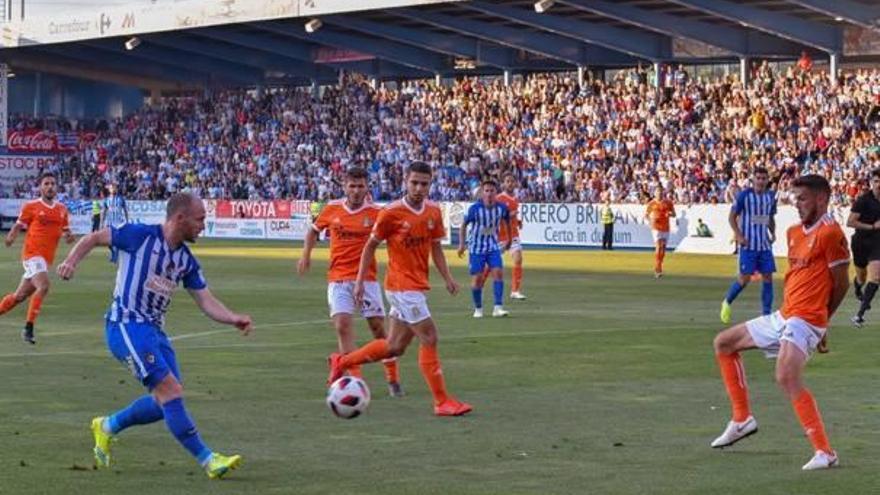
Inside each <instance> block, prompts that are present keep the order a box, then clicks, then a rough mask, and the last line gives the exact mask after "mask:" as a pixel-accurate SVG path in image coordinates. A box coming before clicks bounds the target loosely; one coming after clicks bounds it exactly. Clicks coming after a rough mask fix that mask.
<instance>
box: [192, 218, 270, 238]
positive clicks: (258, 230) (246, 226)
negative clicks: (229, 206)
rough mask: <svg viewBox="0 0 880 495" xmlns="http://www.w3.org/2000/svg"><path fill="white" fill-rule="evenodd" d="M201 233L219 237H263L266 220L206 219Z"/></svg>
mask: <svg viewBox="0 0 880 495" xmlns="http://www.w3.org/2000/svg"><path fill="white" fill-rule="evenodd" d="M202 235H204V236H205V237H216V238H220V239H265V238H266V221H265V220H250V219H238V218H223V219H214V220H207V221H206V222H205V232H204V233H203V234H202Z"/></svg>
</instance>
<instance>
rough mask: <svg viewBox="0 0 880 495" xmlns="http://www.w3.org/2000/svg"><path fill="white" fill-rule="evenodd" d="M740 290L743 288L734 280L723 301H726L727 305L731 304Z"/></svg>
mask: <svg viewBox="0 0 880 495" xmlns="http://www.w3.org/2000/svg"><path fill="white" fill-rule="evenodd" d="M742 290H743V286H742V285H740V284H739V280H734V281H733V283H732V284H730V289H727V297H726V298H725V299H724V300H725V301H727V304H730V303H732V302H733V300H734V299H736V296H738V295H739V293H740V292H742Z"/></svg>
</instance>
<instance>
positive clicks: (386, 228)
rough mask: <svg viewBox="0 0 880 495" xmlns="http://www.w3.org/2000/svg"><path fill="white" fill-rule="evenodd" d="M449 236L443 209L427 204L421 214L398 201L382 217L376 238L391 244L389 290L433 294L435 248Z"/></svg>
mask: <svg viewBox="0 0 880 495" xmlns="http://www.w3.org/2000/svg"><path fill="white" fill-rule="evenodd" d="M445 236H446V229H445V228H443V215H442V214H441V213H440V207H438V206H437V205H436V204H434V203H432V202H430V201H425V203H424V204H423V205H422V209H421V211H417V210H414V209H413V208H412V207H410V206H409V205H408V204H407V203H406V202H405V201H404V200H399V201H395V202H393V203H391V204H389V205H388V206H386V207H385V209H384V210H382V211H381V212H380V213H379V219H378V220H376V227H375V228H374V229H373V237H375V238H376V239H379V240H380V241H386V242H387V243H388V270H387V272H386V273H385V290H390V291H423V290H430V288H431V285H430V284H429V283H428V258H430V256H431V246H432V245H433V244H434V242H438V241H439V240H440V239H443V238H444V237H445Z"/></svg>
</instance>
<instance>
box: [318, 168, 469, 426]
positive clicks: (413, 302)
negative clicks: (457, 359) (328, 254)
mask: <svg viewBox="0 0 880 495" xmlns="http://www.w3.org/2000/svg"><path fill="white" fill-rule="evenodd" d="M432 178H433V174H432V171H431V166H430V165H428V164H426V163H423V162H413V163H412V164H411V165H410V167H409V170H407V172H406V196H405V197H404V198H403V199H401V200H399V201H395V202H394V203H391V204H389V205H388V206H386V207H385V209H383V210H382V211H381V212H380V213H379V218H378V219H377V220H376V226H375V227H374V228H373V235H372V237H371V238H370V240H369V241H368V242H367V245H366V246H365V247H364V253H363V255H362V256H361V266H360V270H359V271H358V276H357V281H356V282H355V289H354V294H355V301H356V303H360V302H361V301H363V300H364V292H365V281H366V280H367V275H368V273H369V272H370V266H371V265H372V264H373V263H374V260H375V257H376V248H378V247H379V245H380V244H381V243H382V242H383V241H387V243H388V269H387V271H386V273H385V295H386V297H387V298H388V302H389V303H390V305H391V310H390V311H389V312H388V316H389V317H390V318H391V324H390V332H389V333H390V335H389V336H388V340H384V339H377V340H373V341H372V342H370V343H369V344H367V345H365V346H363V347H361V348H360V349H358V350H356V351H354V352H352V353H349V354H346V355H342V354H339V353H334V354H331V355H330V358H329V364H330V377H329V380H328V381H329V383H333V382H334V381H336V380H337V379H338V378H339V377H341V376H342V375H343V374H344V373H345V371H346V370H347V369H349V368H351V367H352V366H357V365H360V364H363V363H372V362H375V361H379V360H382V359H387V358H389V357H394V356H400V355H401V354H403V352H404V351H405V350H406V348H407V346H408V345H409V343H410V342H411V341H412V339H413V337H418V338H419V342H420V346H419V368H421V371H422V375H423V376H424V378H425V382H427V384H428V388H429V389H431V394H432V395H433V396H434V414H436V415H438V416H460V415H462V414H467V413H469V412H470V411H471V409H472V408H471V406H470V404H466V403H464V402H459V401H457V400H455V399H454V398H453V397H451V396H450V395H448V394H447V393H446V382H445V380H444V378H443V370H442V369H441V367H440V359H439V357H438V355H437V327H436V325H435V324H434V320H433V319H432V318H431V312H430V311H429V310H428V301H427V298H426V297H425V293H426V292H427V291H428V290H430V288H431V285H430V284H429V282H428V258H429V257H431V258H433V259H434V265H435V266H436V267H437V271H439V272H440V275H441V276H442V277H443V279H444V281H445V282H446V290H447V291H449V293H450V294H452V295H455V294H457V293H458V290H459V287H458V284H457V283H456V282H455V280H454V279H453V278H452V274H451V273H450V272H449V267H448V266H447V264H446V256H445V255H444V253H443V247H442V246H441V244H440V242H441V240H442V239H443V238H444V237H445V236H446V229H444V227H443V216H442V214H441V212H440V208H439V207H438V206H437V205H436V204H434V203H431V202H430V201H427V199H426V198H427V196H428V192H429V191H430V189H431V180H432Z"/></svg>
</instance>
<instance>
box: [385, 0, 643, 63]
mask: <svg viewBox="0 0 880 495" xmlns="http://www.w3.org/2000/svg"><path fill="white" fill-rule="evenodd" d="M389 12H391V13H393V14H395V15H399V16H403V17H406V18H408V19H412V20H415V21H419V22H423V23H425V24H430V25H433V26H437V27H440V28H442V29H447V30H450V31H454V32H457V33H461V34H466V35H468V36H474V37H477V38H480V39H484V40H487V41H491V42H493V43H498V44H500V45H504V46H509V47H511V48H515V49H517V50H525V51H528V52H531V53H535V54H538V55H541V56H544V57H547V58H551V59H555V60H559V61H562V62H565V63H568V64H571V65H575V66H585V65H634V64H636V63H637V62H638V61H637V59H635V58H633V57H630V56H628V55H626V54H622V53H620V52H615V51H612V50H608V49H606V48H602V47H598V46H595V45H587V44H584V43H579V42H577V41H575V40H571V39H569V38H563V37H561V36H557V35H553V34H546V33H534V32H530V31H526V30H523V29H515V28H509V27H505V26H498V25H496V24H492V23H489V22H481V21H475V20H471V19H467V18H463V17H452V16H449V15H444V14H436V13H429V12H424V11H421V10H415V9H395V10H392V11H389Z"/></svg>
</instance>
